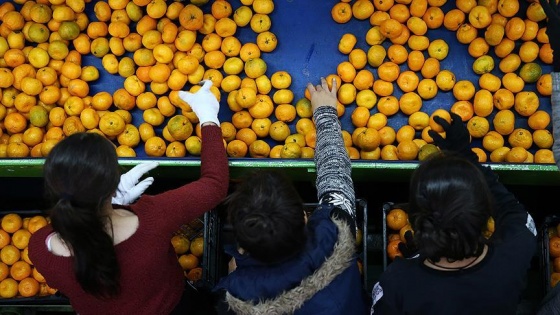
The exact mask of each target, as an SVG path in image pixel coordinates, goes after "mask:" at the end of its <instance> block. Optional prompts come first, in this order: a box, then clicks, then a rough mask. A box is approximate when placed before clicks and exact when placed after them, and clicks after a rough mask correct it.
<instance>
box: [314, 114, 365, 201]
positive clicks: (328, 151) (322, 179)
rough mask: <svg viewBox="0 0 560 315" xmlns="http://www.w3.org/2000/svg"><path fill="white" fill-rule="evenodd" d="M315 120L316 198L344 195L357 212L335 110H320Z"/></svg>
mask: <svg viewBox="0 0 560 315" xmlns="http://www.w3.org/2000/svg"><path fill="white" fill-rule="evenodd" d="M313 118H314V119H315V126H316V128H317V142H316V148H315V165H316V167H317V184H316V185H317V197H318V199H319V200H321V199H322V198H324V197H325V196H326V195H327V194H332V193H335V194H341V195H342V196H343V197H344V199H346V200H347V201H349V202H350V203H351V207H352V208H355V199H356V197H355V195H354V185H353V182H352V177H351V175H352V167H351V163H350V158H349V156H348V153H347V152H346V148H345V147H344V141H343V140H342V131H341V127H340V122H339V121H338V117H337V113H336V109H335V108H332V107H329V106H322V107H319V108H318V109H317V110H316V111H315V113H314V114H313ZM347 211H348V210H347Z"/></svg>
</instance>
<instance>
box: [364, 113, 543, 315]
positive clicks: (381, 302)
mask: <svg viewBox="0 0 560 315" xmlns="http://www.w3.org/2000/svg"><path fill="white" fill-rule="evenodd" d="M451 117H452V121H451V123H448V122H447V121H446V120H444V119H443V118H441V117H438V116H436V117H435V119H434V120H435V121H436V122H437V123H438V124H440V125H441V126H442V127H443V129H444V131H445V135H446V138H443V137H442V136H441V135H440V134H438V133H437V132H434V131H431V132H430V136H431V137H432V138H433V139H434V143H435V144H436V145H437V146H438V147H439V148H440V149H441V152H436V153H434V155H432V156H430V158H428V159H427V160H425V161H423V162H421V163H420V165H419V166H418V168H417V169H416V170H415V171H414V173H413V175H412V179H411V182H410V190H409V194H410V195H409V208H410V209H409V218H410V223H411V225H412V229H413V231H414V232H413V236H412V235H410V234H409V235H408V241H407V244H406V248H407V249H408V251H410V249H411V248H415V249H416V251H415V252H416V255H408V256H409V257H407V258H397V259H395V260H394V261H393V262H392V263H391V264H390V265H389V266H388V267H387V270H385V272H383V274H382V275H381V277H380V280H379V282H378V283H377V284H375V286H374V288H373V290H372V298H373V306H372V308H371V313H372V314H431V315H433V314H477V315H480V314H493V315H496V314H516V309H517V305H518V303H519V301H520V297H521V293H522V291H523V289H524V287H525V280H526V276H527V271H528V269H529V268H530V263H531V260H532V258H533V256H534V254H535V251H536V245H537V244H536V228H535V223H534V221H533V219H532V217H531V215H530V214H529V213H528V212H527V211H526V210H525V207H524V206H523V205H522V204H521V203H519V201H518V200H517V199H516V198H515V196H514V195H513V194H512V193H511V192H509V191H508V190H507V188H506V187H505V186H504V185H503V184H501V183H500V182H499V180H498V176H497V175H496V174H495V173H494V172H493V171H492V170H491V169H490V167H485V166H482V165H481V164H480V163H479V161H478V156H477V155H476V154H475V153H474V152H473V151H472V150H471V148H470V135H469V132H468V130H467V128H466V127H465V125H464V124H463V122H462V120H461V117H459V116H458V115H456V114H454V113H451ZM490 216H492V218H493V219H494V221H495V231H494V233H493V234H492V235H491V236H490V237H489V238H488V239H487V238H486V237H485V236H488V234H487V231H488V230H487V221H488V219H489V218H490ZM409 233H410V232H409Z"/></svg>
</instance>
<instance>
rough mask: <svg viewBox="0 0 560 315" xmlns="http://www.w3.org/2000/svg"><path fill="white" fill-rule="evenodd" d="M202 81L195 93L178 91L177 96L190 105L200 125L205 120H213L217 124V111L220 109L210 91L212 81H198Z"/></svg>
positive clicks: (218, 122)
mask: <svg viewBox="0 0 560 315" xmlns="http://www.w3.org/2000/svg"><path fill="white" fill-rule="evenodd" d="M202 82H204V85H203V86H202V87H201V88H200V90H198V91H196V93H191V92H185V91H179V97H180V98H181V99H182V100H183V101H185V102H187V103H188V104H189V105H190V106H191V108H192V110H193V112H194V113H195V114H196V116H197V117H198V120H199V122H200V124H201V125H202V124H203V123H205V122H213V123H215V124H216V125H218V126H219V125H220V121H219V120H218V112H219V111H220V103H219V102H218V100H217V99H216V97H215V96H214V94H212V92H210V87H212V81H211V80H203V81H200V83H202Z"/></svg>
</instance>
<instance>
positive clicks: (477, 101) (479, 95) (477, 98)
mask: <svg viewBox="0 0 560 315" xmlns="http://www.w3.org/2000/svg"><path fill="white" fill-rule="evenodd" d="M493 101H494V99H493V95H492V93H491V92H490V91H488V90H485V89H481V90H478V91H477V92H476V93H475V95H474V100H473V108H474V113H475V114H476V115H478V116H481V117H487V116H489V115H490V114H491V113H492V111H493V110H494V102H493Z"/></svg>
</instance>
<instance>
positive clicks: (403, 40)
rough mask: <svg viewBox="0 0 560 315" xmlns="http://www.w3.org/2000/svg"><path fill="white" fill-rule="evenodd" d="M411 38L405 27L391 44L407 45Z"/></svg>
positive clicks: (392, 39)
mask: <svg viewBox="0 0 560 315" xmlns="http://www.w3.org/2000/svg"><path fill="white" fill-rule="evenodd" d="M409 38H410V30H409V29H408V27H406V26H404V27H403V29H402V32H401V34H400V35H399V36H397V37H393V38H391V39H390V40H391V43H392V44H395V45H405V44H406V43H407V42H408V39H409Z"/></svg>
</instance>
